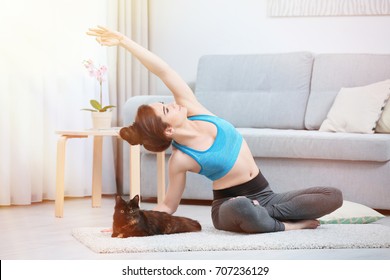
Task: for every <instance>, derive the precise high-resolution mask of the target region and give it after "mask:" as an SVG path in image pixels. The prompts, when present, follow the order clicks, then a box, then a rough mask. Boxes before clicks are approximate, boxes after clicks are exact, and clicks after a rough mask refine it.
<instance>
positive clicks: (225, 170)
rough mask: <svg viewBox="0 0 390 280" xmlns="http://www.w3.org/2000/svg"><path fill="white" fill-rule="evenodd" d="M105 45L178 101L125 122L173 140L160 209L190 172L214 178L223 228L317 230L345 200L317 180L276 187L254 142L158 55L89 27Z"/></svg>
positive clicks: (132, 138) (152, 144) (129, 134)
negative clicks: (278, 190)
mask: <svg viewBox="0 0 390 280" xmlns="http://www.w3.org/2000/svg"><path fill="white" fill-rule="evenodd" d="M87 34H88V35H91V36H95V37H96V40H97V41H98V42H99V43H100V44H101V45H103V46H121V47H123V48H125V49H126V50H128V51H129V52H130V53H132V55H133V56H134V57H136V58H137V59H138V60H139V61H140V62H141V63H142V64H143V65H144V66H145V67H146V68H147V69H148V70H149V71H151V72H152V73H154V74H155V75H157V76H158V77H159V78H160V79H161V80H162V81H163V82H164V83H165V85H166V86H167V87H168V88H169V89H170V91H171V92H172V94H173V96H174V99H175V102H174V103H171V104H163V103H155V104H150V105H142V106H140V107H139V109H138V112H137V116H136V119H135V122H134V123H133V124H132V125H130V126H129V127H128V128H122V129H121V131H120V135H121V137H122V138H123V139H124V140H126V141H128V142H129V143H130V144H131V145H135V144H142V145H144V147H145V148H146V149H148V150H150V151H154V152H158V151H164V150H165V149H167V148H168V147H169V146H170V145H171V144H172V146H173V149H172V155H171V157H170V159H169V165H168V168H169V186H168V190H167V193H166V198H165V200H164V202H163V203H160V204H158V205H157V207H156V208H155V209H154V210H157V211H165V212H167V213H169V214H172V213H174V212H175V211H176V209H177V207H178V205H179V203H180V200H181V197H182V194H183V191H184V186H185V182H186V172H187V171H190V172H195V173H200V174H202V175H205V176H206V177H208V178H209V179H210V180H212V181H213V194H214V200H213V203H212V220H213V224H214V226H215V227H216V228H217V229H221V230H227V231H234V232H247V233H262V232H275V231H283V230H294V229H306V228H307V229H314V228H317V227H318V226H319V222H318V221H317V220H316V219H317V218H319V217H321V216H323V215H325V214H328V213H330V212H332V211H334V210H336V209H337V208H338V207H340V206H341V204H342V194H341V192H340V191H339V190H337V189H334V188H325V187H316V188H309V189H305V190H298V191H292V192H288V193H282V194H275V193H274V192H273V191H272V190H271V188H270V187H269V185H268V182H267V180H266V179H265V178H264V177H263V175H262V174H261V172H260V170H259V168H258V167H257V165H256V163H255V161H254V159H253V156H252V154H251V151H250V150H249V148H248V145H247V143H246V142H245V140H244V139H243V138H242V136H241V135H240V134H239V133H238V132H237V130H236V129H235V128H234V127H233V126H232V125H231V124H230V123H228V122H227V121H225V120H223V119H220V118H218V117H217V116H215V115H213V114H212V113H211V112H210V111H208V110H207V109H206V108H205V107H203V106H202V104H200V103H199V102H198V100H197V99H196V97H195V95H194V93H193V92H192V90H191V89H190V88H189V87H188V85H187V84H186V83H185V82H184V80H183V79H182V78H181V77H180V76H179V75H178V74H177V73H176V72H175V71H174V70H173V69H171V68H170V67H169V65H168V64H166V63H165V62H164V61H163V60H161V59H160V58H159V57H157V56H156V55H154V54H153V53H151V52H150V51H148V50H147V49H145V48H143V47H141V46H140V45H138V44H136V43H135V42H134V41H132V40H131V39H129V38H127V37H125V36H124V35H123V34H121V33H119V32H117V31H112V30H109V29H107V28H104V27H100V26H99V27H97V28H91V29H89V32H88V33H87Z"/></svg>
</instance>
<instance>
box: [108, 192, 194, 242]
mask: <svg viewBox="0 0 390 280" xmlns="http://www.w3.org/2000/svg"><path fill="white" fill-rule="evenodd" d="M115 200H116V203H115V212H114V223H113V226H112V231H113V233H112V235H111V237H121V238H126V237H130V236H149V235H156V234H171V233H180V232H193V231H200V230H201V225H200V224H199V223H198V222H197V221H195V220H191V219H189V218H184V217H177V216H172V215H169V214H167V213H165V212H159V211H150V210H141V209H140V208H139V196H138V195H136V196H135V197H134V198H133V199H132V200H130V201H129V202H126V201H125V200H124V199H123V198H122V197H121V196H119V195H117V196H116V199H115Z"/></svg>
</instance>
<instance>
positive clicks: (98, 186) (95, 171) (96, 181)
mask: <svg viewBox="0 0 390 280" xmlns="http://www.w3.org/2000/svg"><path fill="white" fill-rule="evenodd" d="M102 150H103V137H102V136H94V138H93V167H92V207H100V205H101V202H102V158H103V156H102Z"/></svg>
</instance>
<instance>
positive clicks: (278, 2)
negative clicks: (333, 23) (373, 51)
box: [267, 0, 390, 17]
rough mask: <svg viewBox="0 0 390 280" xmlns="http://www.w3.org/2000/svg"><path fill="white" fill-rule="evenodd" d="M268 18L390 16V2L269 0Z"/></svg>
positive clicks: (361, 0)
mask: <svg viewBox="0 0 390 280" xmlns="http://www.w3.org/2000/svg"><path fill="white" fill-rule="evenodd" d="M267 5H268V6H267V9H268V16H271V17H304V16H309V17H313V16H378V15H390V0H268V3H267Z"/></svg>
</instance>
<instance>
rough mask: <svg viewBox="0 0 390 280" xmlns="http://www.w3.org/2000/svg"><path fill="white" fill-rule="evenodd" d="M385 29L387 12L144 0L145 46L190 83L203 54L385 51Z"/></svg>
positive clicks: (245, 0) (155, 84)
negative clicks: (297, 11)
mask: <svg viewBox="0 0 390 280" xmlns="http://www.w3.org/2000/svg"><path fill="white" fill-rule="evenodd" d="M388 30H390V16H345V17H341V16H339V17H279V18H275V17H268V16H267V0H163V1H161V0H149V48H150V49H151V50H152V51H153V52H155V53H157V54H158V55H159V56H161V57H162V58H163V59H165V60H166V61H167V62H168V63H169V64H170V65H171V66H172V67H173V68H174V69H175V70H176V71H178V72H179V74H180V75H181V76H182V77H183V78H184V79H185V80H186V81H187V82H188V83H189V84H190V85H192V86H193V84H194V82H195V79H196V67H197V62H198V59H199V57H201V56H202V55H205V54H238V53H278V52H292V51H310V52H313V53H390V37H389V36H388ZM151 82H152V86H151V90H152V92H151V93H153V94H166V93H168V90H167V88H166V87H165V86H164V85H163V84H162V83H161V82H159V81H157V80H156V79H155V78H154V77H153V78H152V81H151Z"/></svg>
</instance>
